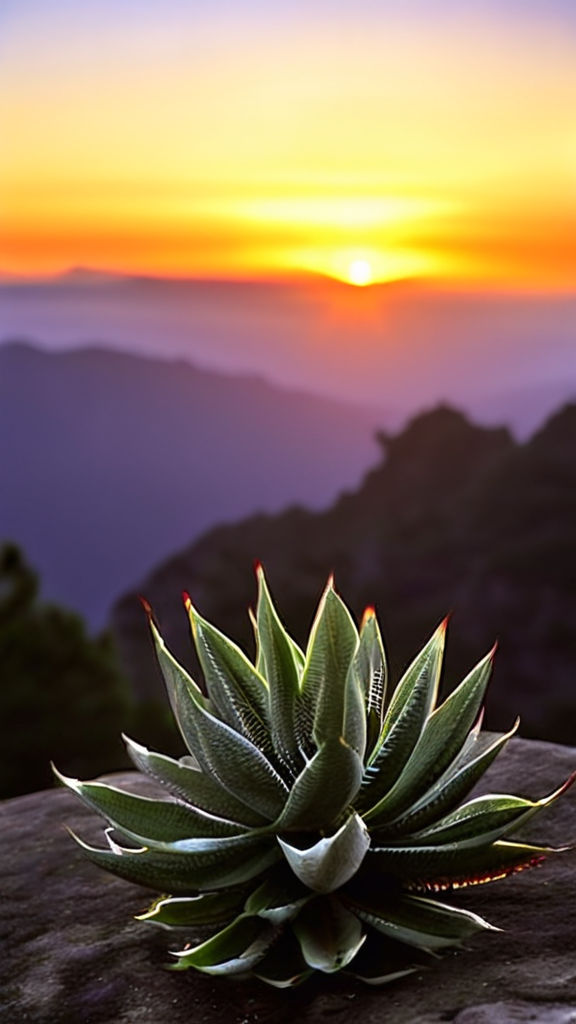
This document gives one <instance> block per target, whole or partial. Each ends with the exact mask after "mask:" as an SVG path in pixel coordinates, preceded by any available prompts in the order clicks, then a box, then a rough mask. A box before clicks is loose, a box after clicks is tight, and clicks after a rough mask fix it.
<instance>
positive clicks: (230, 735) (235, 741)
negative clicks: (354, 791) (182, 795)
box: [151, 623, 288, 818]
mask: <svg viewBox="0 0 576 1024" xmlns="http://www.w3.org/2000/svg"><path fill="white" fill-rule="evenodd" d="M151 626H152V633H153V636H154V638H155V641H156V650H157V653H158V659H159V662H160V667H161V669H162V671H163V673H164V678H165V680H166V684H167V686H168V688H169V692H170V697H171V702H172V706H173V708H174V711H175V715H176V718H177V721H178V724H179V726H180V729H181V731H182V735H183V736H184V738H185V740H186V743H187V745H188V746H189V749H190V750H191V751H192V753H193V754H194V756H195V757H196V758H197V759H198V761H199V763H200V765H201V766H202V768H203V770H204V771H205V772H207V773H212V774H213V775H214V776H215V778H216V779H217V780H218V782H220V784H221V785H222V786H223V787H224V788H225V789H227V790H228V792H229V793H231V794H232V796H234V797H236V798H237V799H238V800H240V801H242V802H243V803H245V804H247V806H248V807H251V808H252V809H253V810H255V811H257V812H258V813H259V814H263V815H265V816H266V817H268V818H275V817H277V816H278V815H279V814H280V812H281V810H282V807H283V806H284V803H285V800H286V797H287V795H288V787H287V786H286V783H285V782H284V781H283V780H282V779H281V778H280V776H279V775H278V773H277V772H276V770H275V769H274V767H273V766H272V765H271V764H270V761H269V760H268V759H267V758H266V757H265V756H264V754H263V753H262V751H261V750H259V749H258V747H257V746H255V745H254V743H252V742H251V741H250V740H249V739H247V738H246V736H243V735H241V734H240V733H238V732H236V730H235V729H233V728H232V727H231V726H230V725H228V724H227V723H226V722H223V721H222V720H221V719H220V718H216V716H215V715H213V714H211V712H210V711H209V709H208V706H207V702H206V700H205V698H204V697H203V696H202V694H201V693H200V691H199V689H198V687H197V686H196V685H195V684H194V683H193V682H192V680H191V679H190V677H189V676H188V674H187V673H186V672H185V671H184V670H183V669H182V668H181V666H179V665H178V663H177V662H176V660H175V659H174V658H173V657H172V655H170V654H169V652H168V651H167V650H166V647H165V645H164V642H163V640H162V637H161V636H160V634H159V632H158V630H157V629H156V627H155V626H154V624H153V623H151Z"/></svg>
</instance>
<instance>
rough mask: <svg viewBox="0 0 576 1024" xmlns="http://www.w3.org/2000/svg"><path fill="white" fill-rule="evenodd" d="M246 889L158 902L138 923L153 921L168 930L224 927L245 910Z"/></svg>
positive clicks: (172, 898)
mask: <svg viewBox="0 0 576 1024" xmlns="http://www.w3.org/2000/svg"><path fill="white" fill-rule="evenodd" d="M243 903H244V890H243V889H240V890H238V889H230V890H224V891H222V892H206V893H202V894H201V895H200V896H168V897H161V898H160V899H159V900H156V901H155V902H154V903H153V904H152V906H151V907H150V909H149V910H147V911H146V913H145V914H140V915H139V916H138V917H137V918H136V920H137V921H150V922H151V923H152V924H159V925H163V926H164V927H165V928H196V927H199V926H204V925H212V924H224V923H225V922H227V921H229V920H230V918H231V917H233V916H235V915H237V914H238V913H240V911H241V910H242V906H243Z"/></svg>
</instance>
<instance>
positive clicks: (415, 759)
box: [366, 650, 494, 827]
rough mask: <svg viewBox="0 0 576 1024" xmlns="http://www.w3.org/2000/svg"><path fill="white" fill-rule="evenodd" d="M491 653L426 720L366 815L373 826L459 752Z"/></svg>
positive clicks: (421, 790) (423, 788) (417, 794)
mask: <svg viewBox="0 0 576 1024" xmlns="http://www.w3.org/2000/svg"><path fill="white" fill-rule="evenodd" d="M493 657H494V650H492V651H490V653H489V654H488V655H486V657H485V658H483V659H482V661H481V662H479V664H478V665H476V667H475V668H474V669H473V670H472V672H470V673H469V675H468V676H466V678H465V679H464V681H463V682H462V683H461V684H460V686H458V687H457V688H456V689H455V690H454V691H453V692H452V693H451V694H450V696H449V697H448V698H447V699H446V700H445V701H444V702H443V704H441V705H440V707H439V708H437V709H436V710H435V711H434V712H433V713H432V714H431V715H430V717H429V718H428V719H427V720H426V722H425V724H424V728H423V730H422V733H421V735H420V737H419V738H418V740H417V742H416V745H415V747H414V749H413V751H412V753H411V754H410V757H409V758H408V762H407V764H406V766H405V768H404V770H403V772H402V774H401V775H400V776H399V778H398V779H397V781H396V783H395V784H394V786H392V788H391V789H390V790H389V791H388V792H387V793H385V794H384V796H383V797H382V798H381V800H380V801H379V803H377V804H376V805H375V806H374V807H372V808H371V809H370V811H369V812H368V814H367V815H366V818H367V820H369V821H370V822H371V823H372V825H373V827H376V826H379V825H381V824H382V823H384V822H385V821H387V820H388V821H389V820H390V819H393V818H394V817H397V816H398V815H399V814H401V813H402V812H404V811H405V810H406V809H407V808H410V807H412V806H413V805H414V804H415V803H416V801H417V800H419V799H420V798H421V797H422V796H423V795H424V794H425V793H426V792H427V791H428V790H429V789H430V787H431V786H432V785H433V784H434V783H435V782H436V780H437V779H439V778H440V776H441V775H442V774H443V773H444V771H445V770H446V768H447V767H448V766H449V765H450V764H451V763H452V761H453V760H454V758H455V757H456V756H457V755H458V753H459V752H460V750H461V749H462V747H463V745H464V743H465V741H466V737H467V736H468V734H469V732H470V730H471V728H472V726H473V725H474V722H475V721H476V719H477V717H478V712H479V711H480V707H481V705H482V701H483V700H484V695H485V693H486V687H487V686H488V682H489V680H490V674H491V671H492V662H493Z"/></svg>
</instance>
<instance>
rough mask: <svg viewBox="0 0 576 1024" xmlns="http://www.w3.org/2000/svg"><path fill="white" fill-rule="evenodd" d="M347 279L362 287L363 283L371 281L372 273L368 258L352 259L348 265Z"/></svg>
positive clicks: (366, 283) (372, 278)
mask: <svg viewBox="0 0 576 1024" xmlns="http://www.w3.org/2000/svg"><path fill="white" fill-rule="evenodd" d="M348 281H349V282H350V284H354V285H356V286H357V287H358V288H363V287H364V286H365V285H368V284H372V283H373V281H374V274H373V272H372V266H371V264H370V263H369V262H368V260H352V263H351V264H350V266H349V267H348Z"/></svg>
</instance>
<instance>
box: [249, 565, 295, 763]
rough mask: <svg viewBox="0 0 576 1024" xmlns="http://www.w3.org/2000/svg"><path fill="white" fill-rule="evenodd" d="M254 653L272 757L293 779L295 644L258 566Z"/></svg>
mask: <svg viewBox="0 0 576 1024" xmlns="http://www.w3.org/2000/svg"><path fill="white" fill-rule="evenodd" d="M257 576H258V606H257V620H256V621H257V633H258V650H259V657H260V659H261V666H262V671H263V674H264V675H265V677H266V680H267V682H268V687H269V702H270V706H269V717H270V723H271V733H272V741H273V743H274V747H275V749H276V753H277V754H278V755H279V756H280V757H281V758H282V760H285V761H287V763H288V766H289V767H290V769H291V770H292V773H293V774H294V775H297V774H298V773H299V771H301V769H302V766H303V763H304V761H303V758H302V752H301V750H300V747H299V745H298V741H297V738H296V725H295V715H296V701H297V698H298V694H299V689H300V667H299V663H298V661H297V657H296V655H295V644H294V642H293V641H292V640H291V638H290V637H289V635H288V633H287V632H286V630H285V629H284V626H283V625H282V623H281V622H280V619H279V617H278V613H277V611H276V608H275V607H274V604H273V602H272V598H271V596H270V592H269V590H268V586H267V584H266V578H265V576H264V571H263V569H262V567H261V566H258V569H257Z"/></svg>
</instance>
